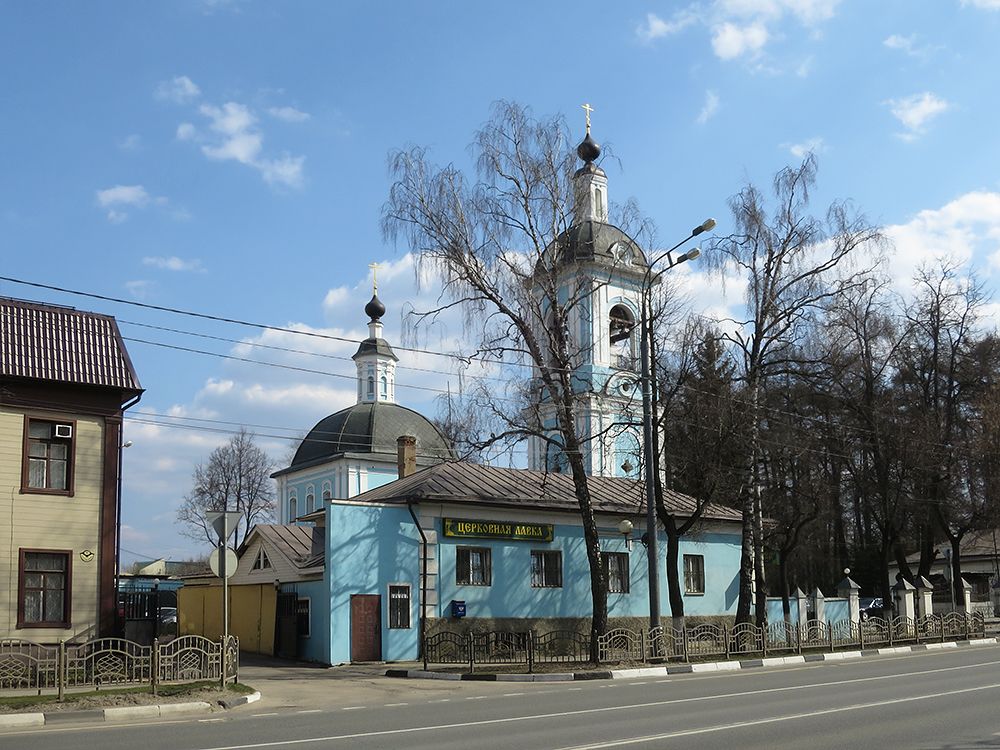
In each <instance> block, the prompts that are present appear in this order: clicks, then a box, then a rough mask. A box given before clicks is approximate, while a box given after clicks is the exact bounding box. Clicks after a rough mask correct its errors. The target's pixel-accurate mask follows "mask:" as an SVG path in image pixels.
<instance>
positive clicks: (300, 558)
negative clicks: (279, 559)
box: [239, 523, 326, 570]
mask: <svg viewBox="0 0 1000 750" xmlns="http://www.w3.org/2000/svg"><path fill="white" fill-rule="evenodd" d="M255 533H256V534H259V535H260V536H261V537H262V538H263V539H266V540H267V542H268V543H269V544H270V546H271V547H272V549H274V550H276V551H278V552H279V553H281V554H282V555H283V556H284V557H285V558H286V559H287V560H288V561H289V562H290V563H292V564H293V565H294V566H295V567H296V568H299V569H300V570H304V569H307V568H313V567H316V566H322V565H323V560H324V558H325V557H326V556H325V554H323V553H319V554H313V551H312V539H313V527H312V526H298V525H295V524H269V523H259V524H257V525H256V526H254V527H253V529H252V530H251V532H250V534H248V535H247V538H246V539H245V540H244V541H243V544H242V545H241V546H240V550H239V552H240V554H241V555H242V554H243V552H244V550H246V548H247V546H248V545H249V543H250V540H251V539H252V538H253V536H254V534H255Z"/></svg>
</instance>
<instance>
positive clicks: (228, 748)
mask: <svg viewBox="0 0 1000 750" xmlns="http://www.w3.org/2000/svg"><path fill="white" fill-rule="evenodd" d="M998 688H1000V683H993V684H990V685H981V686H979V687H974V688H965V689H962V690H947V691H944V692H940V693H931V694H929V695H918V696H913V697H911V698H894V699H892V700H885V701H877V702H874V703H861V704H856V705H853V706H844V707H841V708H828V709H823V710H819V711H810V712H808V713H801V714H792V715H789V716H774V717H770V718H767V719H758V720H756V721H746V722H741V723H734V724H724V725H720V726H715V727H704V728H701V729H689V730H684V731H680V732H671V733H669V734H662V735H656V736H653V737H636V738H631V739H626V740H614V741H612V742H611V743H607V744H597V745H579V746H571V747H567V748H563V749H562V750H597V749H598V748H603V747H613V746H614V745H626V744H636V743H639V742H650V741H652V740H658V739H669V738H673V737H685V736H688V735H695V734H705V733H708V732H721V731H725V730H729V729H740V728H742V727H750V726H757V725H760V724H773V723H776V722H781V721H792V720H795V719H806V718H812V717H814V716H823V715H827V714H835V713H843V712H845V711H857V710H860V709H864V708H878V707H880V706H891V705H898V704H900V703H907V702H910V701H922V700H930V699H932V698H943V697H945V696H948V695H962V694H965V693H974V692H977V691H981V690H995V689H998ZM790 689H795V690H800V689H801V687H796V688H790ZM755 692H756V694H760V693H761V692H767V691H755ZM743 695H746V693H744V694H743ZM716 697H720V696H704V697H699V698H681V699H677V700H665V701H653V702H650V703H639V704H635V705H629V706H604V707H601V708H584V709H579V710H577V711H559V712H556V713H548V714H532V715H530V716H510V717H506V718H502V719H484V720H482V721H464V722H459V723H455V724H435V725H433V726H423V727H409V728H406V729H384V730H380V731H377V732H356V733H354V734H336V735H330V736H326V737H306V738H303V739H299V740H278V741H275V742H257V743H252V744H248V745H221V746H218V747H210V748H202V749H201V750H252V749H253V748H262V747H283V746H291V745H308V744H314V743H318V742H337V741H344V740H355V739H361V738H371V737H385V736H388V735H394V734H400V735H401V734H416V733H418V732H432V731H441V730H447V729H467V728H469V727H484V726H490V725H499V724H513V723H515V722H522V721H541V720H547V719H556V718H563V717H567V716H585V715H587V714H602V713H611V712H614V711H631V710H634V709H637V708H659V707H661V706H668V705H672V704H677V703H691V702H695V701H703V700H709V699H711V698H716Z"/></svg>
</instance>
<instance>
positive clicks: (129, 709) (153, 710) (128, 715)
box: [104, 706, 160, 721]
mask: <svg viewBox="0 0 1000 750" xmlns="http://www.w3.org/2000/svg"><path fill="white" fill-rule="evenodd" d="M158 718H160V707H159V706H118V707H116V708H105V709H104V720H105V721H130V720H131V719H158Z"/></svg>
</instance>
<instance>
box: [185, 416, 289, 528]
mask: <svg viewBox="0 0 1000 750" xmlns="http://www.w3.org/2000/svg"><path fill="white" fill-rule="evenodd" d="M273 470H274V464H273V462H272V461H271V459H270V458H269V457H268V455H267V454H266V453H265V452H264V451H263V450H262V449H261V448H260V447H259V446H258V445H257V443H256V441H255V439H254V434H253V433H252V432H248V431H247V430H246V428H242V429H240V431H239V432H238V433H237V434H236V435H233V437H232V438H230V440H229V442H228V443H226V444H225V445H222V446H219V447H218V448H216V449H215V450H214V451H212V453H211V455H210V456H209V457H208V461H206V462H205V463H202V464H198V465H197V466H196V467H195V469H194V474H193V477H192V478H193V486H192V487H191V491H190V492H189V493H188V494H187V496H185V498H184V501H183V502H182V503H181V506H180V508H178V509H177V520H178V521H179V522H180V524H181V533H182V534H184V535H185V536H187V537H190V538H191V539H196V540H201V539H204V540H205V541H206V542H208V543H209V544H210V545H215V544H216V543H217V542H218V539H217V537H216V535H215V531H214V530H213V529H212V526H211V524H210V523H209V522H208V520H207V519H206V514H208V513H211V512H217V511H236V512H238V513H240V514H242V518H241V519H240V521H239V523H238V524H237V527H236V536H235V544H236V546H237V547H239V545H241V544H242V543H243V540H244V539H246V536H247V534H248V533H249V532H250V529H251V528H253V526H254V524H258V523H266V522H267V521H271V520H274V510H275V501H274V486H273V483H272V482H271V472H272V471H273Z"/></svg>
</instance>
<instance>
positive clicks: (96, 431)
mask: <svg viewBox="0 0 1000 750" xmlns="http://www.w3.org/2000/svg"><path fill="white" fill-rule="evenodd" d="M25 413H26V412H25V410H23V409H12V408H7V407H0V519H2V520H0V637H3V638H10V637H14V638H28V639H31V640H35V641H45V642H54V641H57V640H59V639H62V638H65V639H70V638H75V639H81V638H89V637H92V636H96V635H97V631H96V628H97V623H98V605H99V602H98V597H99V588H100V586H99V573H100V567H101V562H102V560H101V527H100V523H101V501H102V493H103V482H104V462H103V455H104V420H103V419H102V418H98V417H85V416H81V415H79V414H74V413H71V412H70V413H65V414H59V413H53V412H42V411H39V412H33V411H28V412H27V413H28V414H30V415H31V416H36V417H39V418H42V419H59V420H66V421H70V420H75V421H76V432H75V435H74V440H75V454H76V458H75V466H74V482H73V485H74V493H73V495H72V496H69V497H67V496H65V495H50V494H49V495H47V494H34V493H24V494H22V493H21V461H22V451H23V437H24V415H25ZM20 548H32V549H53V550H72V552H73V555H72V570H73V580H72V597H73V601H72V606H71V612H70V623H71V625H70V628H68V629H60V628H51V629H50V628H41V629H39V628H25V629H20V630H18V629H17V597H18V550H19V549H20ZM86 551H90V552H92V553H93V556H92V557H89V558H88V557H87V556H86V555H85V552H86Z"/></svg>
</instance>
